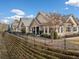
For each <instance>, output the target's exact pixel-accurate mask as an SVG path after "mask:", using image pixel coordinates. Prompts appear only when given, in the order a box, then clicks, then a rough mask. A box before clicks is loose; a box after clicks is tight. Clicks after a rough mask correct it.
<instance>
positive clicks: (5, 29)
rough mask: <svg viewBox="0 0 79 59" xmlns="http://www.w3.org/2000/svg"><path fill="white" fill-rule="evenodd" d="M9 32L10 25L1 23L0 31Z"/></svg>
mask: <svg viewBox="0 0 79 59" xmlns="http://www.w3.org/2000/svg"><path fill="white" fill-rule="evenodd" d="M7 30H8V24H5V23H0V31H1V32H2V31H7Z"/></svg>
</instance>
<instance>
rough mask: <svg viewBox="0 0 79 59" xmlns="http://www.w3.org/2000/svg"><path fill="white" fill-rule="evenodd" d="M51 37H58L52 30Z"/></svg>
mask: <svg viewBox="0 0 79 59" xmlns="http://www.w3.org/2000/svg"><path fill="white" fill-rule="evenodd" d="M51 38H53V39H57V38H58V35H57V32H56V31H52V32H51Z"/></svg>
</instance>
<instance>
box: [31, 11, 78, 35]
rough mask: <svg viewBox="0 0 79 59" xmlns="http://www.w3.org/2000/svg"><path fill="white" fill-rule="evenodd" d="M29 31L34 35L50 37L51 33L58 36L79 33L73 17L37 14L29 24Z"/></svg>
mask: <svg viewBox="0 0 79 59" xmlns="http://www.w3.org/2000/svg"><path fill="white" fill-rule="evenodd" d="M30 30H31V32H32V33H33V34H35V35H41V34H48V35H51V32H53V31H55V32H57V34H58V35H59V36H65V35H72V34H77V33H78V32H79V22H78V20H77V18H76V17H74V16H73V15H66V16H63V15H60V14H57V13H44V12H39V13H38V14H37V16H36V17H35V18H34V19H33V21H32V22H31V24H30Z"/></svg>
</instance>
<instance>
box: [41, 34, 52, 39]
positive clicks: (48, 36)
mask: <svg viewBox="0 0 79 59" xmlns="http://www.w3.org/2000/svg"><path fill="white" fill-rule="evenodd" d="M41 36H42V37H45V38H51V36H50V35H48V34H41Z"/></svg>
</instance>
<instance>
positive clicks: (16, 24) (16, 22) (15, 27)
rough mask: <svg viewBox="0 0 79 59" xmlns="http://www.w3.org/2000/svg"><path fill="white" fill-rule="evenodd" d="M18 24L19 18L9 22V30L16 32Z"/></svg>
mask: <svg viewBox="0 0 79 59" xmlns="http://www.w3.org/2000/svg"><path fill="white" fill-rule="evenodd" d="M18 24H19V20H14V22H13V23H12V24H11V26H10V27H11V31H12V32H18V28H17V27H18Z"/></svg>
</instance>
